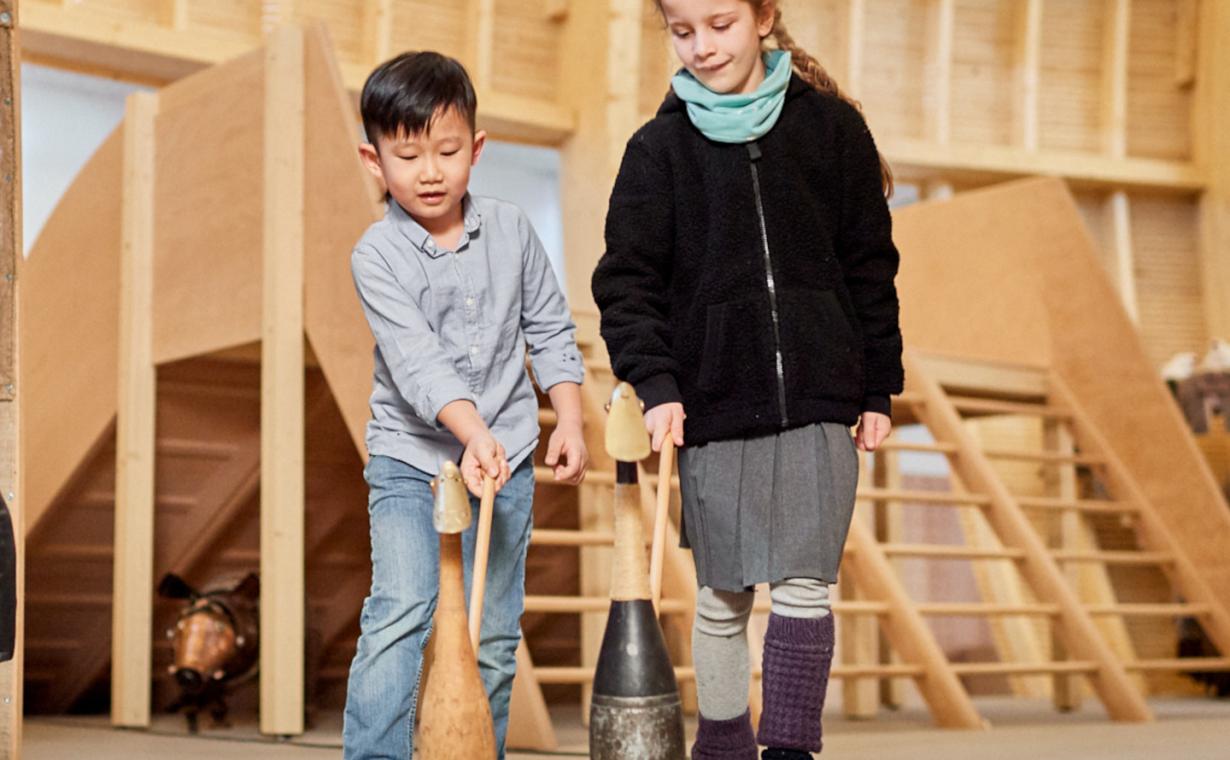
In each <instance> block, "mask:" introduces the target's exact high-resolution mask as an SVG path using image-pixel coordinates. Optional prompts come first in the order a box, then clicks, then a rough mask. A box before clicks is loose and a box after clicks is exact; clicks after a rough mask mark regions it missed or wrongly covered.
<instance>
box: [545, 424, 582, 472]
mask: <svg viewBox="0 0 1230 760" xmlns="http://www.w3.org/2000/svg"><path fill="white" fill-rule="evenodd" d="M546 463H547V466H548V467H553V468H555V480H556V482H558V483H564V484H567V485H570V486H576V485H580V484H581V481H582V480H584V479H585V471H586V470H587V469H589V450H588V449H586V448H585V438H584V436H582V434H581V426H580V425H570V424H564V425H556V427H555V432H553V433H551V438H550V440H548V441H547V460H546Z"/></svg>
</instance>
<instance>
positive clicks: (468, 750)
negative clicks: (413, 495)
mask: <svg viewBox="0 0 1230 760" xmlns="http://www.w3.org/2000/svg"><path fill="white" fill-rule="evenodd" d="M432 520H433V522H434V524H435V528H436V531H437V532H438V533H439V534H440V594H439V597H438V599H437V601H436V617H435V624H434V626H433V631H432V634H431V647H432V664H431V668H430V669H429V670H428V671H427V676H426V682H425V683H424V684H423V693H422V697H421V699H420V705H421V707H420V708H419V739H418V742H417V743H416V744H415V751H416V757H419V758H422V760H445V759H446V758H448V759H450V760H451V758H466V760H488V759H489V758H494V757H495V754H496V749H495V729H494V727H493V726H492V722H491V707H490V705H489V704H488V703H487V690H486V689H485V688H483V681H482V678H481V677H479V674H478V662H477V660H476V659H475V655H474V648H473V647H472V646H470V634H469V631H468V628H467V624H466V592H465V579H464V576H463V574H462V565H461V532H462V531H464V530H465V529H466V528H468V527H469V526H470V521H471V515H470V497H469V494H468V493H467V492H466V487H465V484H464V483H463V482H462V480H461V472H460V471H459V470H458V469H457V465H455V464H453V463H452V462H445V463H444V467H443V469H442V470H441V472H440V477H439V479H438V480H437V482H436V499H435V509H434V510H433V511H432Z"/></svg>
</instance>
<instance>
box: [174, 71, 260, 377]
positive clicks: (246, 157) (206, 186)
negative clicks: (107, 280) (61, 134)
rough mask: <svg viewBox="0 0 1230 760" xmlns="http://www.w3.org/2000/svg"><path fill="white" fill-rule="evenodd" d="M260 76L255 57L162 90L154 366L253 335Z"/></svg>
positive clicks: (257, 307) (257, 289)
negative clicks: (245, 115) (242, 115)
mask: <svg viewBox="0 0 1230 760" xmlns="http://www.w3.org/2000/svg"><path fill="white" fill-rule="evenodd" d="M262 74H263V68H262V65H261V57H260V53H259V51H258V52H256V53H252V54H249V55H247V56H244V57H243V58H240V59H237V60H235V61H232V62H230V63H226V64H222V65H220V66H217V67H215V68H213V69H210V70H208V71H205V72H202V73H200V74H198V75H196V76H194V77H191V78H189V79H184V80H181V81H179V82H177V83H176V84H174V85H171V86H170V87H167V88H166V89H165V90H163V93H162V96H161V97H162V101H161V111H160V113H159V116H158V137H157V141H156V142H157V152H158V155H157V162H156V167H157V168H156V171H157V179H156V182H157V185H158V187H159V188H162V190H161V192H160V194H159V196H158V200H157V202H156V203H155V210H154V213H155V217H156V223H155V231H154V251H155V264H154V280H155V286H154V314H155V319H154V360H155V361H156V362H158V363H162V362H167V361H172V360H174V359H182V358H185V357H188V356H192V355H195V354H198V353H202V352H207V351H216V350H218V349H222V348H228V347H231V346H237V345H242V344H244V343H250V342H252V341H255V340H257V338H258V337H259V336H260V303H261V298H260V294H261V267H260V260H261V259H260V251H261V218H262V208H261V203H260V200H259V199H260V190H261V165H262V164H261V157H262V155H263V154H262V151H261V127H262V121H261V119H260V114H261V102H262V97H263V95H264V82H263V78H262ZM237 114H247V115H248V117H247V118H237V117H236V115H237ZM220 156H222V157H225V158H224V159H223V160H219V157H220ZM189 220H191V223H188V221H189Z"/></svg>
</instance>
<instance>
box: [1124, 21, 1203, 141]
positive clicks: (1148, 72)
mask: <svg viewBox="0 0 1230 760" xmlns="http://www.w3.org/2000/svg"><path fill="white" fill-rule="evenodd" d="M1177 24H1178V3H1176V2H1174V0H1132V20H1131V38H1130V42H1129V55H1128V103H1127V105H1128V108H1127V124H1128V135H1127V137H1128V154H1129V155H1133V156H1150V157H1155V158H1187V157H1188V156H1190V155H1191V113H1192V101H1191V91H1190V90H1189V89H1186V88H1183V87H1181V86H1179V85H1178V84H1177V83H1176V82H1175V60H1176V55H1177V52H1178V46H1177V41H1178V35H1177V34H1176V33H1175V29H1176V26H1177Z"/></svg>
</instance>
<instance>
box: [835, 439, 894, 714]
mask: <svg viewBox="0 0 1230 760" xmlns="http://www.w3.org/2000/svg"><path fill="white" fill-rule="evenodd" d="M882 454H883V452H879V453H877V454H876V455H875V464H874V469H873V467H872V466H869V465H871V464H872V461H871V459H872V458H871V455H869V454H865V453H862V452H860V453H859V467H858V481H859V482H858V484H859V487H860V490H862V489H863V488H869V487H883V483H882V482H881V480H880V478H879V476H880V475H881V474H882V473H881V467H882V460H881V455H882ZM883 505H884V502H883V501H882V500H875V501H872V502H868V501H866V500H863V499H860V500H859V504H858V505H857V507H856V508H855V510H854V518H853V519H855V520H860V521H862V523H863V524H864V525H866V526H867V530H868V532H869V533H870V534H871V535H873V536H874V535H876V533H877V532H878V530H877V525H876V523H877V517H878V516H879V513H880V511H881V509H882V507H883ZM837 585H838V586H839V587H840V591H841V598H842V599H843V600H850V601H856V600H857V601H863V600H866V599H867V598H868V597H867V595H866V593H865V592H864V589H863V588H862V587H861V586H860V585H859V583H858V580H857V578H856V576H855V575H854V574H853V573H851V572H850V570H849V569H848V568H846V569H843V570H842V571H841V579H840V582H839V583H838V584H837ZM841 627H842V635H841V662H842V663H843V664H845V665H854V666H867V665H876V664H878V663H879V658H880V626H879V621H878V620H876V618H874V617H872V616H869V615H857V616H852V617H848V618H843V619H842V621H841ZM841 708H842V713H843V714H844V715H845V716H846V717H847V718H855V719H860V718H861V719H868V718H874V717H875V716H876V712H877V711H878V710H879V708H880V684H879V682H878V681H877V680H875V679H872V678H846V679H843V680H842V682H841Z"/></svg>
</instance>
